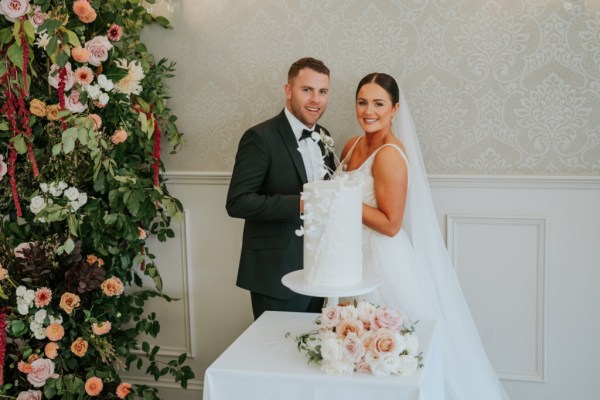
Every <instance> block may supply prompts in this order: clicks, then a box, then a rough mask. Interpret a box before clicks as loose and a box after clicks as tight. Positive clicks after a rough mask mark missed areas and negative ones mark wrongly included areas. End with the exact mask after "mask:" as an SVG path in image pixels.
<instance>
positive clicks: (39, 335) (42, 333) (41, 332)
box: [31, 326, 46, 340]
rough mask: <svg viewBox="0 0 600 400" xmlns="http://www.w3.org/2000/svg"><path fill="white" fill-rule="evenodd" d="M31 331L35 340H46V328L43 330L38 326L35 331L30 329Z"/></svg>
mask: <svg viewBox="0 0 600 400" xmlns="http://www.w3.org/2000/svg"><path fill="white" fill-rule="evenodd" d="M31 331H32V332H33V336H35V338H36V339H37V340H44V339H46V328H44V327H43V326H40V327H39V328H37V329H35V330H33V329H32V330H31Z"/></svg>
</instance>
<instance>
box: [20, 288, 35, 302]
mask: <svg viewBox="0 0 600 400" xmlns="http://www.w3.org/2000/svg"><path fill="white" fill-rule="evenodd" d="M34 299H35V292H34V291H33V290H31V289H29V290H26V291H25V294H24V295H23V300H25V301H26V302H27V303H29V304H32V303H33V300H34Z"/></svg>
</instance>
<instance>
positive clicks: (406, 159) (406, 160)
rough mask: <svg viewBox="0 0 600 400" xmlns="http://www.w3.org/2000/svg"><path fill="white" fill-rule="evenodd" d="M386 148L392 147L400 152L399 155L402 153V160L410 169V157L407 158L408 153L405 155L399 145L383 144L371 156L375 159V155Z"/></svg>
mask: <svg viewBox="0 0 600 400" xmlns="http://www.w3.org/2000/svg"><path fill="white" fill-rule="evenodd" d="M357 142H358V140H357ZM385 146H391V147H393V148H395V149H396V150H398V153H400V156H402V158H403V159H404V162H405V163H406V168H409V164H408V157H407V156H406V153H404V150H402V149H401V148H400V146H398V145H397V144H394V143H385V144H382V145H381V146H379V148H378V149H377V150H375V151H374V152H373V154H371V157H373V158H375V154H377V153H378V152H379V150H381V149H382V148H384V147H385ZM352 148H354V147H352Z"/></svg>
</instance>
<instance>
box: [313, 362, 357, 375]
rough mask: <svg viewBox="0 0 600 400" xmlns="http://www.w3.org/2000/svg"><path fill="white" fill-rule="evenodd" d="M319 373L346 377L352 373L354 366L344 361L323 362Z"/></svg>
mask: <svg viewBox="0 0 600 400" xmlns="http://www.w3.org/2000/svg"><path fill="white" fill-rule="evenodd" d="M321 371H323V372H325V373H326V374H328V375H348V374H351V373H352V371H354V364H350V363H347V362H344V361H325V362H323V364H322V365H321Z"/></svg>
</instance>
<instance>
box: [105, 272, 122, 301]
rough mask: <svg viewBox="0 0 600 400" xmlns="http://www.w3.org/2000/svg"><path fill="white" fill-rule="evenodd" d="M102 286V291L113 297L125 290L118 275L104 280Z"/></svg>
mask: <svg viewBox="0 0 600 400" xmlns="http://www.w3.org/2000/svg"><path fill="white" fill-rule="evenodd" d="M100 287H101V288H102V291H103V292H104V294H105V295H107V296H111V297H112V296H119V295H121V294H123V291H124V290H125V288H124V286H123V282H122V281H121V280H120V279H119V278H117V277H116V276H113V277H111V278H108V279H107V280H105V281H104V282H102V285H100Z"/></svg>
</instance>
